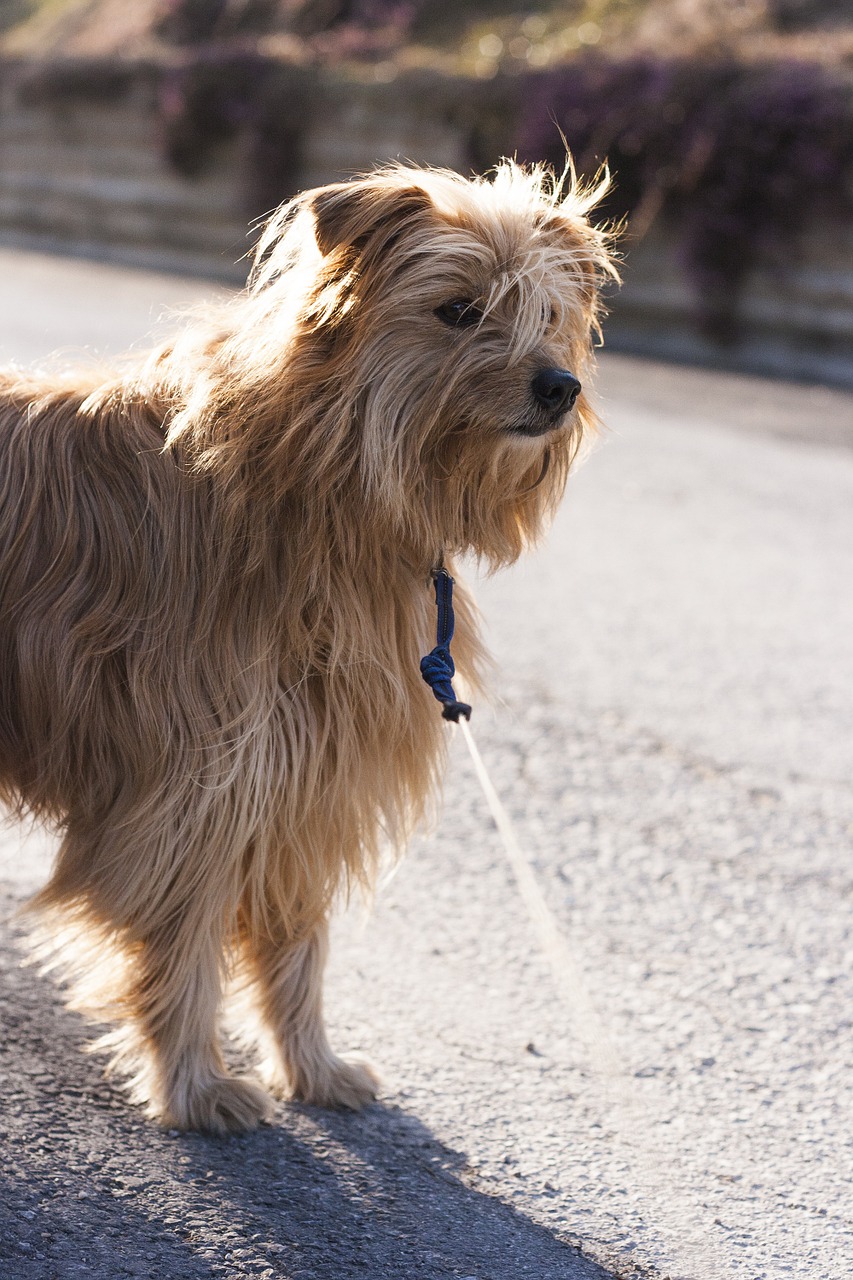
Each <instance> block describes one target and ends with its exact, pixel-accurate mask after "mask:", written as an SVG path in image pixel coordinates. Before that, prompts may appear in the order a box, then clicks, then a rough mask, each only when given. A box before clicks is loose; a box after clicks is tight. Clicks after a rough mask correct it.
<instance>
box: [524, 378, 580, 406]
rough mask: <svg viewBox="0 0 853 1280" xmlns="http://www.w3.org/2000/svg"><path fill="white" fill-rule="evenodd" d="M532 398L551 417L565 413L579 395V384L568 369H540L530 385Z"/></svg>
mask: <svg viewBox="0 0 853 1280" xmlns="http://www.w3.org/2000/svg"><path fill="white" fill-rule="evenodd" d="M530 390H531V391H532V392H533V398H534V399H535V401H536V403H537V404H540V405H541V406H542V408H543V409H547V410H548V412H549V413H550V414H551V415H552V416H553V417H555V418H556V417H558V416H559V415H560V414H561V413H567V412H568V411H569V409H571V408H572V406H573V405H574V403H575V401H576V400H577V398H578V396H579V395H580V390H581V384H580V383H579V382H578V380H577V378H576V377H575V375H574V374H573V373H569V371H568V369H540V370H539V372H538V373H537V374H536V376H535V378H533V380H532V381H531V383H530Z"/></svg>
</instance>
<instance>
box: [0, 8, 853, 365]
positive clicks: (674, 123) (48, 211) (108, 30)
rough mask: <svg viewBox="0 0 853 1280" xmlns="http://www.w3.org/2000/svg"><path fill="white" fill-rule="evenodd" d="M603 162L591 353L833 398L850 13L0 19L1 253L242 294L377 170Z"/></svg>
mask: <svg viewBox="0 0 853 1280" xmlns="http://www.w3.org/2000/svg"><path fill="white" fill-rule="evenodd" d="M564 136H565V138H566V140H567V141H568V144H569V146H570V147H571V149H572V151H573V153H574V155H575V158H576V160H577V163H578V166H579V167H580V169H581V170H582V171H584V172H586V173H588V174H592V173H594V172H595V170H596V169H597V168H598V166H599V165H600V164H601V163H602V162H603V161H604V160H605V159H606V160H607V161H608V162H609V164H610V167H611V169H612V171H613V173H614V177H615V186H614V191H613V195H612V198H611V200H610V203H609V207H608V209H607V210H606V213H607V215H608V216H610V217H612V218H615V219H621V218H624V217H625V216H626V215H627V223H626V227H627V234H626V237H625V239H624V242H623V249H624V252H625V256H626V262H625V287H624V289H623V290H622V291H621V293H620V294H619V296H618V298H614V300H613V303H612V316H611V319H610V321H609V324H608V328H607V339H608V345H609V346H610V347H611V348H616V347H619V348H621V349H623V350H629V351H634V352H643V353H647V354H653V355H658V356H660V355H663V356H665V357H667V358H671V357H674V358H676V359H688V360H693V361H699V362H703V363H712V364H714V365H720V364H724V365H726V366H728V367H735V368H741V369H747V370H753V371H756V370H757V371H765V372H771V373H781V374H784V375H786V376H794V377H800V378H812V379H813V378H820V379H823V380H829V381H833V382H836V383H843V384H853V11H851V9H850V5H849V3H848V2H847V0H571V2H568V3H561V4H553V3H551V4H549V3H544V2H542V3H537V2H536V0H527V3H524V2H523V0H135V2H134V3H133V4H128V3H125V2H124V0H0V239H1V240H2V241H3V242H5V243H6V244H19V245H26V246H29V247H34V246H35V247H40V248H42V247H48V248H60V249H63V250H71V251H72V252H75V253H80V254H86V255H90V256H97V257H112V258H116V259H119V260H124V261H128V262H136V263H139V264H145V265H148V266H154V267H158V268H161V267H166V268H168V269H177V270H181V271H183V272H193V273H197V274H201V275H205V276H212V277H219V278H222V279H224V280H229V281H237V280H239V279H240V278H241V277H242V275H243V274H244V272H245V260H244V257H243V255H244V253H245V250H246V248H247V240H246V225H247V221H248V220H249V219H251V218H255V217H257V216H258V215H261V214H263V213H264V212H265V211H267V210H269V209H270V208H272V207H273V206H275V205H276V204H278V203H279V202H280V201H281V200H282V199H284V198H285V197H287V196H288V195H291V194H292V193H293V192H294V191H296V190H297V189H299V188H301V187H306V186H313V185H315V184H317V183H320V182H325V181H328V180H330V179H335V178H338V177H340V176H342V175H345V174H349V173H352V172H353V171H354V170H358V169H362V168H365V167H368V166H370V165H372V164H373V163H375V162H376V161H381V160H386V159H389V158H395V157H401V158H408V159H411V160H413V161H416V162H419V163H431V164H446V165H450V166H452V167H454V168H457V169H460V170H462V171H463V172H466V171H470V170H471V169H474V170H477V171H483V170H484V169H486V168H488V167H489V165H491V164H493V163H494V162H495V160H496V159H497V158H498V157H499V156H501V155H504V154H515V155H518V156H519V157H520V158H521V159H526V160H548V161H551V162H552V163H553V164H554V165H556V166H557V167H561V166H562V164H563V161H564V155H565V149H564V143H563V137H564Z"/></svg>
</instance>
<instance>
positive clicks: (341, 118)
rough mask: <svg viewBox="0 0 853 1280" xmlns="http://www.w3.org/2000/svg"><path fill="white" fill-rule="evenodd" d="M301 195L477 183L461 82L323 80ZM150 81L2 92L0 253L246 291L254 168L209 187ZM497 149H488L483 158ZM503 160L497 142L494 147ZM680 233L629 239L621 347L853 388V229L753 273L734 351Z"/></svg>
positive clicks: (232, 148)
mask: <svg viewBox="0 0 853 1280" xmlns="http://www.w3.org/2000/svg"><path fill="white" fill-rule="evenodd" d="M306 103H307V109H306V119H305V121H304V125H303V128H302V138H301V155H300V165H299V182H298V185H299V186H300V187H308V186H314V185H317V184H320V183H324V182H328V181H332V180H335V179H336V178H340V177H343V176H346V175H348V174H350V173H352V172H354V171H357V170H360V169H365V168H369V167H371V165H373V164H374V163H375V162H377V161H382V160H388V159H394V158H401V159H409V160H413V161H415V162H419V163H430V164H438V165H448V166H450V167H451V168H457V169H460V170H462V171H463V172H464V171H468V170H469V169H470V168H471V164H472V157H476V155H477V151H478V147H477V145H476V143H473V142H472V138H473V136H474V132H475V125H474V124H473V123H472V114H471V109H470V107H469V108H465V107H464V106H463V105H460V99H459V96H458V95H457V96H455V95H454V86H453V83H452V82H450V81H436V80H430V79H429V78H428V77H426V76H423V75H412V76H409V77H406V78H401V79H398V80H396V81H391V82H389V83H381V82H380V83H376V82H373V83H371V82H366V81H365V82H358V83H353V82H345V81H343V80H341V79H339V78H334V77H332V76H331V75H322V74H317V75H316V76H315V77H314V78H313V79H312V80H311V82H310V86H309V89H308V93H307V97H306ZM159 129H160V126H159V123H158V116H157V112H156V110H155V87H154V82H153V79H152V76H151V74H150V73H149V74H141V75H140V76H139V79H138V83H136V82H135V83H134V84H133V85H132V86H131V88H130V90H129V92H127V93H125V94H123V95H122V96H120V97H119V98H118V99H117V100H114V101H109V102H107V101H104V102H98V101H93V100H86V99H80V98H78V99H72V100H70V101H62V102H61V103H53V104H51V103H42V104H41V105H36V104H33V103H30V104H29V105H27V104H26V102H25V101H22V99H21V96H20V94H19V93H18V92H17V91H16V89H15V87H14V77H11V76H6V77H5V84H4V85H3V87H2V88H0V240H1V241H2V242H4V243H6V244H13V245H14V244H19V245H22V246H27V247H42V248H46V249H50V250H56V251H61V252H71V253H76V254H82V255H88V256H92V257H97V258H111V259H115V260H119V261H125V262H128V263H134V264H139V265H145V266H151V267H156V268H160V269H167V270H175V271H183V272H189V273H193V274H199V275H206V276H212V277H216V278H219V279H223V280H230V281H240V280H242V279H243V278H244V276H245V271H246V263H245V258H244V255H245V253H246V250H247V248H248V247H249V244H250V236H249V233H248V229H247V222H248V208H247V201H246V197H245V192H246V190H247V186H248V175H247V172H246V163H245V158H244V155H243V153H242V151H241V147H240V145H239V142H237V141H234V142H231V143H227V144H222V145H220V146H219V148H218V149H217V150H216V151H215V152H214V153H213V154H212V155H211V156H210V163H209V164H208V165H207V166H206V167H205V168H204V170H203V171H202V172H201V173H200V175H199V176H198V177H195V178H192V179H189V178H186V177H182V176H179V175H178V174H176V173H175V172H174V171H173V170H172V169H171V168H170V167H169V166H168V164H167V163H166V161H165V160H164V158H163V152H162V147H161V143H160V136H159ZM482 149H483V148H482V145H481V146H480V150H481V151H482ZM486 150H487V151H488V144H487V145H486ZM675 239H676V238H675V237H674V236H673V235H671V234H667V229H666V228H665V227H660V228H657V229H655V230H653V231H652V233H650V234H649V235H648V236H647V237H646V238H645V239H644V240H643V241H641V242H640V243H638V244H632V243H631V242H630V241H628V242H626V262H625V270H624V277H625V285H624V288H623V289H622V290H621V291H620V293H619V294H618V295H616V296H614V298H613V299H612V302H611V315H610V317H609V319H608V321H607V325H606V338H607V342H608V344H609V345H611V346H613V347H616V348H618V349H622V350H632V351H637V352H640V353H646V354H650V355H656V356H663V357H668V358H673V359H677V360H689V361H698V362H700V363H704V364H717V365H720V366H725V367H728V368H741V369H746V370H753V371H765V372H771V373H782V374H786V375H788V376H792V377H798V378H815V379H820V380H827V381H832V382H836V383H839V384H844V385H850V386H853V228H850V229H848V230H847V231H846V232H845V231H843V230H839V229H836V228H834V229H832V230H827V231H826V232H825V233H822V234H819V233H818V232H817V231H813V232H812V233H811V234H810V235H808V236H807V237H806V240H805V246H804V253H803V256H802V258H801V259H798V260H797V262H796V263H793V264H790V265H787V266H784V267H779V268H777V269H775V270H770V269H768V268H764V269H762V270H760V271H755V272H754V273H752V275H751V276H750V278H749V280H748V282H747V287H746V289H745V292H744V295H743V298H742V301H741V305H740V324H739V326H738V328H737V330H736V331H733V332H732V334H731V341H730V342H729V343H727V344H725V345H720V344H718V343H712V342H710V341H709V340H708V339H707V338H706V337H704V336H703V334H702V330H701V325H700V323H699V307H698V305H697V298H696V294H695V291H694V290H693V288H692V287H691V285H690V283H689V282H688V281H687V280H686V279H685V276H684V273H683V272H682V271H681V269H680V267H679V264H678V261H677V258H676V254H675V251H674V249H673V245H674V243H675Z"/></svg>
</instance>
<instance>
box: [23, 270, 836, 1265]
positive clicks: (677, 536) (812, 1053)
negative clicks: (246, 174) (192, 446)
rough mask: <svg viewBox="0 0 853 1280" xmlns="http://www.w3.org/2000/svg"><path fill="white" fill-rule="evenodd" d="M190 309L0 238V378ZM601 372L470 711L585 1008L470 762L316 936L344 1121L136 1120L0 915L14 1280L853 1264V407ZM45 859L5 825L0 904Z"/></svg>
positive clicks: (630, 363)
mask: <svg viewBox="0 0 853 1280" xmlns="http://www.w3.org/2000/svg"><path fill="white" fill-rule="evenodd" d="M209 291H210V287H208V286H204V285H202V284H200V283H199V282H192V281H179V280H174V279H167V278H158V277H155V276H150V275H144V274H142V273H137V272H124V271H121V270H118V269H116V268H105V267H100V268H96V267H94V266H92V265H91V264H81V263H70V262H64V261H62V260H60V259H51V258H38V257H34V256H32V255H25V254H19V253H12V252H9V251H4V252H2V253H0V361H3V360H11V359H15V360H18V361H21V362H31V361H38V360H41V359H42V358H43V356H44V355H45V354H46V353H47V352H48V351H49V350H51V349H53V348H55V347H64V348H69V347H74V348H79V347H81V346H87V347H89V348H92V349H94V350H96V351H102V352H103V351H108V350H111V351H118V350H121V349H122V348H123V347H125V346H126V345H127V344H128V343H130V342H132V341H138V340H140V339H141V338H142V337H143V335H144V333H145V332H146V330H147V329H148V328H149V327H150V325H151V324H152V323H153V321H154V319H155V318H156V317H157V315H158V314H159V313H160V311H161V310H162V308H163V307H164V306H175V305H177V304H180V303H182V302H183V301H192V300H195V299H197V298H198V297H199V296H201V295H203V294H204V293H206V292H209ZM600 386H601V393H602V406H603V411H604V415H605V418H606V420H607V422H608V425H609V431H608V433H607V434H606V436H605V437H604V438H603V439H602V441H601V444H600V446H599V447H598V449H597V450H596V452H595V454H594V455H593V457H592V458H591V460H590V461H589V462H588V463H587V464H586V466H585V467H584V468H583V469H582V470H581V471H579V472H578V474H577V475H576V476H575V477H574V479H573V480H572V482H571V483H570V486H569V493H568V496H567V500H566V502H565V504H564V507H563V510H562V512H561V515H560V516H559V518H558V520H557V522H556V525H555V527H554V529H553V530H552V533H551V535H550V537H549V539H548V541H547V543H546V545H545V546H544V547H543V548H542V549H541V550H540V551H538V552H537V553H536V554H534V555H533V556H531V557H529V558H528V559H527V560H526V561H525V562H524V563H523V564H521V565H519V566H518V568H516V569H514V570H513V571H511V572H508V573H505V574H503V575H500V576H498V577H495V578H494V579H491V580H489V581H487V582H484V583H482V584H481V586H480V593H479V594H480V600H481V603H482V606H483V609H484V612H485V615H486V621H487V625H488V631H489V635H490V638H491V642H492V646H493V649H494V651H495V653H496V654H497V656H498V659H499V663H500V674H499V677H498V679H497V680H496V685H495V688H496V694H497V702H496V706H495V707H494V708H488V707H483V706H478V707H477V708H476V710H475V720H474V723H473V728H474V732H475V735H476V738H477V741H478V743H479V746H480V749H481V751H482V753H483V755H484V757H485V758H486V761H487V764H488V767H489V769H490V771H491V773H492V776H493V778H494V780H495V783H496V786H497V787H498V790H499V791H500V793H501V794H502V796H503V798H504V801H505V803H506V805H507V807H508V809H509V811H510V814H511V816H512V820H513V822H514V824H515V829H516V833H517V836H518V840H519V842H520V843H521V845H522V846H523V848H524V850H525V851H526V854H527V856H528V857H529V859H530V860H531V863H532V864H533V867H534V870H535V873H536V876H537V879H538V883H539V885H540V886H541V888H542V890H543V892H544V893H545V896H546V899H547V902H548V904H549V907H550V910H551V912H552V913H553V916H554V919H555V921H556V923H557V924H558V925H559V928H560V931H561V934H562V938H563V939H564V942H565V944H566V945H567V946H568V947H569V948H570V951H571V954H572V957H573V964H574V967H575V968H576V970H577V972H578V975H579V978H578V982H577V984H576V986H575V988H574V989H573V990H570V991H568V992H567V991H566V987H565V983H563V984H560V983H558V982H557V981H556V980H555V976H554V974H553V973H552V972H551V969H550V967H549V963H548V961H547V959H546V958H545V957H544V955H543V952H542V950H541V948H540V946H539V943H538V939H537V935H536V933H535V931H534V928H533V926H532V924H531V921H530V919H529V917H528V915H527V912H526V910H525V907H524V904H523V902H522V899H521V897H520V895H519V892H518V889H517V887H516V884H515V881H514V879H513V875H512V872H511V871H510V869H509V866H508V863H507V860H506V858H505V855H504V852H503V849H502V845H501V843H500V840H499V838H498V835H497V832H496V830H495V827H494V824H493V822H492V821H491V819H490V817H489V814H488V810H487V808H486V805H485V801H484V800H483V798H482V796H481V794H480V792H479V791H478V788H477V783H476V780H475V777H474V774H473V772H472V769H471V766H470V764H469V762H468V759H467V756H466V753H465V748H464V744H463V742H462V741H461V739H460V740H458V741H456V742H455V743H454V753H453V767H452V768H451V771H450V774H449V777H448V781H447V786H446V793H445V805H444V812H443V816H442V818H441V821H440V825H439V827H438V830H437V831H436V832H435V833H433V834H432V835H430V836H424V837H422V838H420V839H419V840H418V841H416V843H415V845H414V846H413V848H412V850H411V852H410V855H409V857H408V858H407V859H406V860H405V861H404V862H403V864H402V865H401V867H400V869H399V871H398V872H397V874H396V876H395V877H394V878H393V879H392V880H391V881H390V882H389V883H388V884H387V885H386V886H385V888H384V890H383V892H382V893H381V894H380V897H379V900H378V903H377V905H376V907H375V909H374V910H373V912H372V913H371V914H369V915H368V914H366V913H365V912H363V911H361V910H357V909H356V910H352V911H351V912H350V913H348V914H347V915H346V916H345V917H343V918H342V919H341V921H340V922H339V924H338V926H337V928H336V937H335V942H334V946H333V956H332V963H331V969H330V974H329V983H328V991H329V996H328V1003H329V1017H330V1022H331V1026H332V1029H333V1032H334V1039H335V1042H336V1043H337V1044H338V1045H339V1046H341V1047H345V1046H350V1047H358V1048H361V1049H362V1050H364V1051H365V1052H367V1053H368V1054H369V1055H370V1056H371V1057H372V1058H373V1059H374V1061H375V1062H376V1063H377V1064H379V1065H380V1066H381V1068H382V1070H383V1072H384V1077H385V1081H386V1088H385V1091H384V1093H383V1095H382V1097H381V1099H380V1102H379V1103H377V1104H376V1105H375V1106H373V1107H372V1108H370V1109H368V1111H367V1112H365V1113H364V1114H363V1115H361V1116H337V1115H329V1114H327V1113H323V1112H321V1111H319V1110H316V1109H313V1108H308V1107H294V1106H291V1107H281V1108H279V1109H278V1111H277V1113H276V1117H275V1122H274V1124H272V1125H271V1126H269V1127H265V1128H264V1129H263V1130H261V1131H259V1132H258V1133H256V1134H253V1135H248V1136H246V1137H240V1138H233V1139H228V1140H226V1141H214V1140H211V1139H208V1138H203V1137H198V1136H181V1137H178V1136H175V1135H169V1134H168V1133H163V1132H162V1131H160V1130H158V1129H156V1128H153V1127H152V1126H150V1125H148V1124H147V1123H145V1122H143V1121H142V1120H141V1119H140V1117H139V1116H138V1115H137V1114H136V1113H135V1112H134V1111H133V1110H131V1109H130V1108H128V1107H127V1106H126V1105H125V1103H124V1101H123V1098H122V1096H121V1094H120V1093H119V1092H118V1091H117V1090H116V1089H115V1088H114V1087H113V1086H112V1085H111V1084H109V1083H107V1082H104V1081H103V1079H102V1077H101V1067H100V1064H99V1062H98V1060H97V1059H95V1058H92V1057H88V1056H84V1055H83V1054H82V1053H81V1052H80V1046H81V1045H82V1044H83V1043H84V1042H85V1038H86V1034H85V1031H84V1028H83V1026H82V1024H81V1023H80V1022H79V1020H78V1019H77V1018H76V1017H74V1016H72V1015H70V1014H68V1013H67V1012H66V1011H65V1010H64V1009H63V1008H62V1005H61V1002H60V1000H59V998H58V995H57V992H56V990H55V989H54V987H53V986H52V985H51V982H50V980H49V979H44V978H40V977H39V976H38V975H37V974H35V973H34V972H33V970H32V969H21V968H20V967H19V963H18V953H17V951H16V949H15V945H14V941H13V936H14V933H15V926H14V925H13V924H9V925H5V926H4V928H3V933H2V961H3V964H2V968H0V1016H1V1017H2V1022H3V1025H4V1027H5V1045H4V1047H3V1049H2V1056H0V1083H2V1088H3V1098H4V1102H3V1106H2V1111H0V1133H2V1139H3V1146H4V1150H3V1155H2V1176H3V1179H4V1183H5V1185H4V1189H3V1195H2V1201H0V1277H2V1280H47V1278H48V1277H50V1278H52V1277H57V1278H58V1280H66V1278H71V1277H93V1278H95V1280H113V1277H121V1276H126V1275H131V1276H144V1277H151V1278H152V1280H154V1278H155V1277H156V1280H162V1278H163V1277H167V1276H168V1277H178V1276H180V1277H187V1278H188V1280H195V1278H196V1277H207V1276H211V1277H229V1278H234V1280H237V1278H241V1280H242V1277H244V1276H266V1277H274V1278H275V1280H279V1278H283V1277H287V1278H288V1280H289V1278H291V1277H292V1278H293V1280H296V1277H304V1278H305V1280H349V1278H350V1277H362V1276H363V1277H365V1280H380V1278H382V1280H385V1278H388V1280H392V1278H393V1280H397V1278H398V1277H404V1276H405V1277H407V1278H409V1277H410V1278H411V1280H444V1277H476V1278H477V1280H521V1278H523V1277H531V1280H564V1278H565V1280H593V1278H594V1277H599V1280H604V1277H605V1275H606V1272H603V1271H600V1270H599V1269H598V1266H597V1265H596V1264H597V1263H600V1264H601V1265H602V1266H603V1267H604V1268H606V1269H607V1271H609V1272H612V1273H615V1274H617V1275H618V1276H620V1277H625V1278H627V1277H657V1278H658V1280H663V1278H664V1277H672V1278H673V1280H678V1278H683V1280H729V1278H731V1280H783V1278H784V1280H788V1278H789V1277H792V1276H803V1277H808V1278H809V1280H840V1278H841V1277H843V1276H845V1275H848V1274H850V1273H851V1270H853V1186H851V1170H853V1139H851V1125H850V1119H851V1101H853V1098H851V1092H853V1089H852V1088H851V1075H852V1074H853V1068H851V1063H853V1018H851V1009H853V990H851V987H853V980H851V961H853V931H851V898H853V872H851V849H852V848H853V792H851V785H850V778H851V765H853V733H852V732H851V730H853V692H851V691H853V644H851V639H850V637H851V635H853V590H851V586H853V448H851V446H853V396H851V395H849V394H845V393H843V392H838V391H828V390H825V389H820V388H809V387H802V386H793V385H785V384H779V383H769V382H764V381H761V380H758V379H751V378H745V377H731V376H725V375H720V374H714V373H710V372H698V371H690V370H681V369H675V368H671V367H666V366H662V365H655V364H650V363H645V362H640V361H634V360H630V359H628V358H625V357H606V356H605V357H604V358H603V359H602V367H601V381H600ZM49 848H50V846H49V840H48V839H47V837H45V836H44V835H42V834H40V833H29V834H27V833H25V832H22V831H20V830H18V829H16V828H11V829H9V830H8V832H7V833H6V835H5V836H3V838H2V848H0V874H2V876H3V886H4V894H5V902H6V904H7V905H8V907H9V908H11V907H12V906H13V905H14V903H15V902H16V901H18V900H20V899H21V897H22V896H23V895H24V894H25V893H26V892H27V891H28V890H29V889H30V888H32V887H33V886H34V885H36V884H38V883H39V881H40V879H41V878H42V877H43V876H44V874H45V868H46V866H47V862H48V858H49ZM590 1002H591V1004H592V1006H593V1007H594V1010H595V1018H594V1024H593V1030H594V1031H595V1034H593V1035H590V1014H589V1009H588V1007H587V1006H588V1005H589V1004H590ZM614 1060H615V1061H616V1064H617V1065H616V1069H615V1070H614V1069H613V1062H614Z"/></svg>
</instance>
